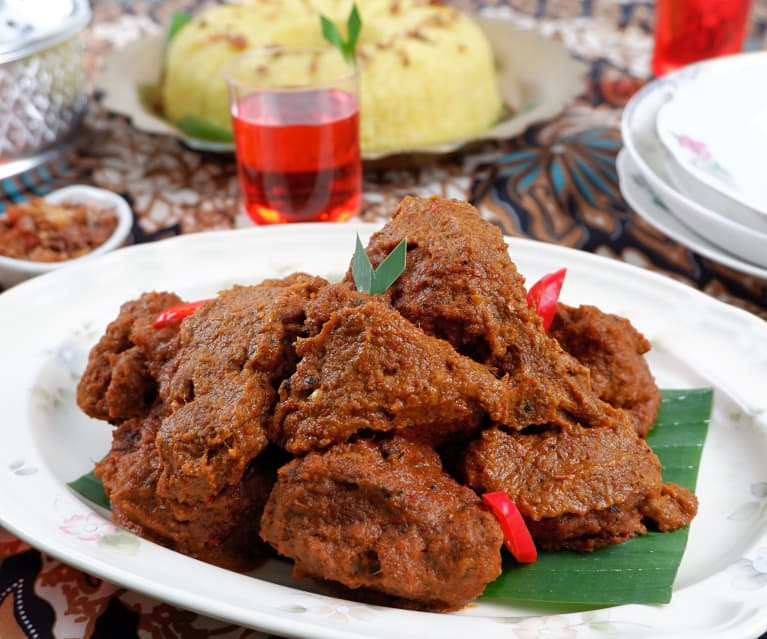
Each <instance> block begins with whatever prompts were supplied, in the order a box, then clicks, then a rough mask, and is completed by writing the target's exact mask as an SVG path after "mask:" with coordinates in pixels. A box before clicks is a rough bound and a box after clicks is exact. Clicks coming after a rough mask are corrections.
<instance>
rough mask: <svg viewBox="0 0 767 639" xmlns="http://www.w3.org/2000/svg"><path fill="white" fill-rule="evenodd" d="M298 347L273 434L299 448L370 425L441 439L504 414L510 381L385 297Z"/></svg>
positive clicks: (343, 313) (340, 314)
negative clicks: (412, 319)
mask: <svg viewBox="0 0 767 639" xmlns="http://www.w3.org/2000/svg"><path fill="white" fill-rule="evenodd" d="M296 351H297V352H298V355H299V356H300V357H301V360H300V362H299V363H298V366H297V368H296V372H295V373H294V374H293V376H292V377H290V379H289V380H287V381H286V382H284V383H283V384H282V386H281V387H280V402H279V404H278V405H277V407H276V409H275V416H274V422H273V427H272V431H271V434H270V435H271V438H272V440H273V441H276V442H277V443H279V444H281V445H283V446H284V447H285V448H286V449H287V450H288V451H289V452H291V453H294V454H299V453H305V452H307V451H309V450H314V449H318V448H325V447H327V446H330V445H332V444H336V443H341V442H344V441H346V440H347V439H349V438H350V437H351V436H352V435H354V434H355V433H357V432H358V431H360V430H363V431H368V432H369V431H377V432H386V431H397V432H398V433H400V434H401V435H403V436H405V437H407V438H409V439H415V440H419V441H422V442H426V443H429V444H436V443H440V442H444V441H445V440H448V439H450V438H451V437H452V436H455V435H456V434H458V433H467V432H469V431H471V430H472V429H474V428H476V427H477V426H478V425H479V424H480V422H481V421H482V420H483V419H484V418H485V417H486V416H487V415H489V417H490V419H491V420H493V421H496V422H500V421H503V420H504V416H505V413H504V411H505V405H506V403H507V400H506V397H507V395H508V386H507V385H506V384H504V383H503V382H501V381H499V380H497V379H496V378H495V377H494V376H493V375H492V373H490V372H489V371H488V370H487V369H486V368H485V367H483V366H481V365H480V364H477V363H476V362H474V361H472V360H470V359H469V358H467V357H464V356H462V355H460V354H459V353H457V352H456V351H455V349H453V347H452V346H450V344H448V343H447V342H444V341H443V340H438V339H435V338H433V337H429V336H428V335H426V334H425V333H424V332H423V331H421V330H420V329H419V328H418V327H416V326H413V324H411V323H410V322H408V321H407V320H406V319H405V318H404V317H402V316H401V315H400V314H399V313H397V311H395V310H394V309H392V308H391V307H389V306H386V305H384V304H382V303H380V302H378V301H375V300H371V301H368V302H365V303H364V304H362V305H360V306H357V307H348V308H342V309H340V310H339V311H336V312H334V313H332V314H331V316H330V319H329V320H328V321H327V322H325V324H324V325H323V327H322V330H321V332H320V333H319V334H318V335H316V336H314V337H309V338H306V339H301V340H299V341H298V343H297V345H296Z"/></svg>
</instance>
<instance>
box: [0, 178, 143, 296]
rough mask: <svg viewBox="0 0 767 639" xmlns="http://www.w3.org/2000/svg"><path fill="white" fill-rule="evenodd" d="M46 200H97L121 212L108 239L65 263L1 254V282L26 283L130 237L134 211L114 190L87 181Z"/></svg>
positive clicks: (96, 204)
mask: <svg viewBox="0 0 767 639" xmlns="http://www.w3.org/2000/svg"><path fill="white" fill-rule="evenodd" d="M45 199H46V200H48V201H50V202H52V203H54V204H58V203H60V202H82V203H93V204H95V206H98V207H103V208H112V209H113V210H114V212H115V215H117V226H116V227H115V230H114V231H113V232H112V235H110V236H109V238H107V240H106V241H105V242H104V243H103V244H101V245H100V246H97V247H96V248H95V249H93V250H92V251H91V252H90V253H88V254H86V255H83V256H81V257H76V258H73V259H71V260H64V261H63V262H33V261H32V260H19V259H15V258H12V257H6V256H4V255H0V285H2V286H5V287H8V286H13V285H14V284H18V283H19V282H23V281H24V280H26V279H29V278H30V277H34V276H36V275H40V274H42V273H48V272H49V271H54V270H56V269H60V268H63V267H66V266H70V265H72V264H74V263H76V262H78V261H81V260H87V259H91V258H93V257H94V256H96V255H101V254H102V253H106V252H107V251H111V250H113V249H116V248H117V247H118V246H120V245H121V244H122V243H123V242H125V239H126V238H127V237H128V233H130V230H131V228H132V227H133V212H132V211H131V208H130V206H128V203H127V202H126V201H125V199H124V198H123V197H121V196H120V195H118V194H117V193H115V192H113V191H109V190H107V189H101V188H98V187H95V186H89V185H87V184H71V185H70V186H65V187H64V188H61V189H56V190H55V191H51V192H50V193H48V194H47V195H46V196H45Z"/></svg>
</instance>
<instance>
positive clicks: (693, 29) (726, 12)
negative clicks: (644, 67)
mask: <svg viewBox="0 0 767 639" xmlns="http://www.w3.org/2000/svg"><path fill="white" fill-rule="evenodd" d="M750 9H751V0H657V2H656V4H655V49H654V51H653V60H652V70H653V73H654V74H655V75H656V76H660V75H663V74H665V73H668V72H669V71H673V70H674V69H678V68H679V67H682V66H685V65H687V64H690V63H692V62H697V61H698V60H704V59H706V58H713V57H716V56H720V55H727V54H730V53H738V52H739V51H741V49H742V48H743V40H744V39H745V35H746V26H747V22H748V15H749V11H750Z"/></svg>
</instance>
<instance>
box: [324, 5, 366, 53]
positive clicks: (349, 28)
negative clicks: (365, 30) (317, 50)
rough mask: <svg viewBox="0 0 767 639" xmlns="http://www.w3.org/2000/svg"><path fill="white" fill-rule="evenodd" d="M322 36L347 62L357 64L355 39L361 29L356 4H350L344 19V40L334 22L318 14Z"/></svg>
mask: <svg viewBox="0 0 767 639" xmlns="http://www.w3.org/2000/svg"><path fill="white" fill-rule="evenodd" d="M320 25H321V26H322V37H324V38H325V40H327V41H328V42H329V43H330V44H332V45H333V46H334V47H335V48H336V49H338V50H339V51H340V53H341V55H342V56H343V58H344V60H346V62H347V64H353V65H356V64H357V40H358V39H359V35H360V31H361V30H362V18H360V14H359V11H358V10H357V5H356V4H354V5H353V6H352V10H351V13H350V14H349V17H348V18H347V20H346V37H347V39H346V40H344V39H343V37H342V36H341V34H340V33H339V31H338V27H336V25H335V23H333V21H332V20H329V19H328V18H326V17H325V16H323V15H320Z"/></svg>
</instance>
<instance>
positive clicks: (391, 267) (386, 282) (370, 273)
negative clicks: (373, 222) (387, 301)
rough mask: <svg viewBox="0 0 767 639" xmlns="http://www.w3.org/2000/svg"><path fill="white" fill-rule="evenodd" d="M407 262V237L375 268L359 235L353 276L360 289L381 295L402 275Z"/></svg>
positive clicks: (353, 263) (353, 264) (355, 249)
mask: <svg viewBox="0 0 767 639" xmlns="http://www.w3.org/2000/svg"><path fill="white" fill-rule="evenodd" d="M406 264H407V238H403V239H402V240H400V242H399V244H397V246H395V247H394V248H393V249H392V251H391V252H390V253H389V254H388V255H387V256H386V257H385V258H384V260H383V261H382V262H381V263H380V264H379V265H378V268H373V265H372V264H371V263H370V258H368V256H367V253H365V249H364V248H363V246H362V242H361V241H360V236H359V235H357V243H356V246H355V248H354V259H353V260H352V277H353V278H354V283H355V285H356V286H357V290H358V291H363V292H365V293H370V294H371V295H379V294H381V293H385V292H386V290H387V289H388V288H389V287H390V286H391V285H392V284H394V282H395V281H396V280H397V278H398V277H399V276H400V275H402V272H403V271H404V270H405V266H406Z"/></svg>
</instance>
